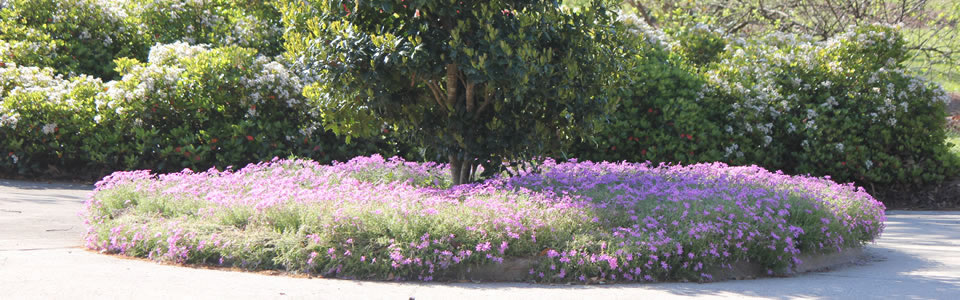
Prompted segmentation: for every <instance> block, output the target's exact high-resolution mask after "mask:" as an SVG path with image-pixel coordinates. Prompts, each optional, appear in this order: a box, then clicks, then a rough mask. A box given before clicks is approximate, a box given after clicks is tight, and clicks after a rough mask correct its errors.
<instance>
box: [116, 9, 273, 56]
mask: <svg viewBox="0 0 960 300" xmlns="http://www.w3.org/2000/svg"><path fill="white" fill-rule="evenodd" d="M274 4H275V1H248V0H206V1H187V0H128V1H127V5H126V6H127V8H128V10H129V11H130V13H131V16H132V18H133V20H132V22H136V23H137V24H143V28H144V30H145V31H146V33H147V34H148V35H149V36H150V37H151V38H152V40H153V42H154V43H161V44H168V43H173V42H187V43H190V44H210V45H213V46H229V45H237V46H241V47H246V48H254V49H257V50H258V51H259V53H260V54H263V55H269V56H273V55H277V54H280V53H281V52H282V50H281V49H282V48H281V40H280V38H281V36H282V34H283V28H282V27H281V25H282V24H281V22H280V12H279V11H278V10H277V9H276V7H274Z"/></svg>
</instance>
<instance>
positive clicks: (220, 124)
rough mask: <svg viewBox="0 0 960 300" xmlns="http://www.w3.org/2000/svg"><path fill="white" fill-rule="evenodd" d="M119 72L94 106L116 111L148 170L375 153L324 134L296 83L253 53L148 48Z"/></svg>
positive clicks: (182, 46) (279, 67) (276, 63)
mask: <svg viewBox="0 0 960 300" xmlns="http://www.w3.org/2000/svg"><path fill="white" fill-rule="evenodd" d="M118 65H119V69H120V70H121V75H122V78H121V79H120V80H117V81H113V82H109V83H107V84H106V89H105V90H106V92H105V97H103V98H102V99H101V101H102V102H100V103H98V106H99V107H104V106H105V107H106V108H107V109H105V110H106V111H114V112H116V114H117V117H118V118H119V119H120V120H122V121H121V125H120V126H122V127H123V128H125V129H126V130H120V131H121V132H130V133H132V134H133V135H134V136H133V140H136V141H138V142H139V143H140V145H141V147H140V148H139V149H137V150H138V152H139V153H142V154H143V155H144V156H145V158H146V159H147V160H148V161H155V162H158V163H159V165H156V166H149V167H151V168H158V169H180V168H183V167H191V168H206V167H209V166H211V165H216V166H220V167H225V166H228V165H233V164H243V163H247V162H252V161H258V160H261V159H267V158H270V157H274V156H287V155H291V154H295V155H300V156H304V157H314V158H317V159H321V160H329V159H331V158H333V159H344V158H348V157H352V156H353V155H355V154H356V153H364V152H367V151H371V152H372V151H375V150H378V149H376V148H369V146H370V145H369V144H367V143H355V144H351V145H344V143H343V141H342V140H341V139H338V138H335V137H333V136H332V135H331V134H329V133H325V132H324V131H323V129H322V128H321V127H320V125H319V123H318V122H317V121H318V117H319V116H318V112H317V111H316V110H315V109H314V108H313V107H312V106H310V105H308V104H307V103H305V100H304V98H303V96H302V95H301V92H300V91H301V89H302V88H303V86H302V83H301V82H300V79H299V78H298V77H297V76H296V75H295V74H293V73H291V72H290V71H289V70H288V69H287V68H286V67H285V66H284V65H283V64H281V63H280V62H279V61H276V60H273V59H271V58H268V57H266V56H262V55H258V54H257V52H256V51H255V50H253V49H247V48H239V47H235V46H231V47H223V48H213V49H209V48H207V47H206V46H191V45H188V44H186V43H174V44H167V45H158V46H155V47H153V48H152V49H151V50H150V54H149V59H148V62H147V63H141V62H138V61H135V60H129V59H124V60H120V61H118ZM384 150H385V149H384ZM350 151H356V152H350Z"/></svg>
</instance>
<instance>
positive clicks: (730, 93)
mask: <svg viewBox="0 0 960 300" xmlns="http://www.w3.org/2000/svg"><path fill="white" fill-rule="evenodd" d="M906 53H907V52H906V51H905V49H904V43H903V40H902V37H901V36H900V35H899V33H898V31H897V30H896V28H891V27H885V26H865V27H859V28H856V29H855V30H852V31H850V32H848V33H845V34H842V35H839V36H838V37H837V38H835V39H832V40H830V41H827V42H823V43H813V42H811V41H809V40H803V39H802V38H798V37H796V36H792V35H783V34H774V35H769V36H767V37H765V38H762V39H757V40H753V41H749V42H747V43H744V44H742V45H738V46H735V47H733V49H731V50H730V51H729V52H728V54H727V55H726V57H724V60H723V61H722V62H721V63H719V64H717V68H716V69H715V70H711V71H708V72H707V77H708V78H709V79H710V81H711V85H712V86H713V87H714V88H715V89H716V90H715V91H716V92H718V93H716V94H715V95H717V97H720V98H721V99H723V100H721V101H725V102H726V103H729V104H731V107H732V110H730V111H729V112H728V116H727V119H728V122H729V123H728V126H729V127H727V129H726V130H727V132H728V133H730V134H731V135H733V139H734V140H735V143H734V144H733V145H729V146H728V148H727V151H726V152H727V157H728V158H731V159H732V161H733V162H735V163H740V164H747V163H759V164H761V165H763V166H765V167H767V168H776V169H782V170H784V171H785V172H788V173H794V174H796V173H800V174H803V173H812V174H818V175H831V176H832V177H833V178H835V179H837V180H840V181H857V182H860V183H863V184H865V183H884V184H885V183H904V184H920V183H929V182H936V181H940V180H942V179H943V178H944V177H945V176H950V175H954V174H956V166H957V160H956V159H953V158H951V156H949V155H948V152H947V146H946V144H945V143H944V138H945V131H944V117H945V107H944V105H945V103H946V99H947V97H946V94H945V92H944V91H943V89H941V88H940V87H939V86H938V85H935V84H932V83H930V82H927V81H924V80H922V79H920V78H916V77H912V76H909V75H907V74H905V73H904V71H903V66H902V62H903V61H904V60H905V58H906V57H905V55H906Z"/></svg>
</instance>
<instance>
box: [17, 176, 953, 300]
mask: <svg viewBox="0 0 960 300" xmlns="http://www.w3.org/2000/svg"><path fill="white" fill-rule="evenodd" d="M90 189H91V187H90V186H83V185H66V184H42V183H30V182H20V181H5V180H0V299H132V298H137V299H144V298H146V299H184V298H189V299H367V298H369V299H404V300H405V299H410V298H415V299H457V300H464V299H551V300H555V299H647V298H648V297H651V298H652V299H661V298H694V297H696V298H736V299H741V298H820V299H822V298H836V299H874V298H880V299H908V298H913V299H960V213H957V212H948V213H941V212H901V211H893V212H888V217H889V221H888V222H887V230H886V232H885V233H884V234H883V237H882V238H881V239H879V240H878V241H877V243H876V244H873V245H870V246H868V247H867V249H866V253H868V255H869V256H871V259H869V260H868V261H866V262H864V263H862V264H859V265H852V266H848V267H844V268H841V269H838V270H834V271H831V272H824V273H807V274H804V275H800V276H796V277H792V278H767V279H759V280H745V281H726V282H718V283H708V284H696V283H665V284H616V285H605V286H598V285H593V286H583V285H572V286H568V285H535V284H525V283H479V284H475V283H454V284H449V283H448V284H443V283H428V284H423V283H385V282H364V281H349V280H332V279H309V278H291V277H282V276H269V275H261V274H254V273H244V272H230V271H221V270H207V269H194V268H186V267H178V266H171V265H161V264H156V263H153V262H149V261H142V260H133V259H123V258H119V257H115V256H108V255H101V254H97V253H94V252H90V251H87V250H84V249H83V248H81V247H79V245H80V243H81V241H80V235H81V233H82V231H83V224H82V222H81V221H80V217H79V216H78V215H77V211H79V210H80V208H81V206H82V203H83V200H84V199H85V198H86V195H87V194H88V193H89V191H90Z"/></svg>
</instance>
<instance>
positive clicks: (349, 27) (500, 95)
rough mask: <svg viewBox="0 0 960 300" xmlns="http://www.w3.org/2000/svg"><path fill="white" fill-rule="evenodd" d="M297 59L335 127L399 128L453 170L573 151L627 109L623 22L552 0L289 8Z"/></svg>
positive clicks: (367, 131) (466, 177) (600, 9)
mask: <svg viewBox="0 0 960 300" xmlns="http://www.w3.org/2000/svg"><path fill="white" fill-rule="evenodd" d="M282 10H283V11H284V22H286V24H287V26H288V27H289V28H291V29H288V32H287V34H286V40H287V49H288V52H287V56H288V59H291V60H293V61H295V62H296V64H297V65H298V66H300V68H302V71H303V73H304V74H305V77H306V78H311V79H312V80H315V82H314V83H313V84H311V85H310V86H309V87H307V88H306V89H305V94H306V95H307V97H308V98H310V99H312V100H313V101H315V103H316V104H317V105H318V106H319V107H320V108H321V111H322V118H323V122H324V126H325V127H326V128H328V129H330V130H333V131H334V132H336V133H338V134H343V135H347V136H353V137H357V136H368V135H376V134H380V133H381V132H386V131H389V130H396V131H397V133H399V134H401V135H402V136H403V137H404V138H406V139H408V140H410V141H413V142H416V143H419V144H420V145H423V146H425V147H427V148H429V149H431V150H432V151H436V153H438V155H442V156H445V157H446V158H447V159H449V162H450V163H451V170H452V177H453V179H454V183H455V184H459V183H464V182H468V181H470V180H471V178H473V176H474V175H475V174H474V173H475V172H476V167H477V165H479V164H481V163H482V164H487V169H490V167H494V166H499V164H500V162H501V161H502V160H504V159H511V158H515V157H518V156H521V155H536V154H539V153H544V152H545V151H548V150H550V151H554V150H557V149H562V146H563V145H564V144H565V142H567V141H571V140H575V139H577V138H581V137H585V136H587V135H588V134H589V133H590V132H592V131H593V130H594V128H595V126H594V125H595V123H596V121H597V120H598V117H602V116H604V115H605V114H606V113H608V112H609V111H611V110H612V108H613V107H614V106H615V104H616V97H615V95H616V93H615V92H616V88H610V87H609V86H611V85H610V84H608V83H610V82H611V81H613V80H616V78H617V74H618V72H619V71H620V70H621V65H620V64H619V63H618V59H617V56H618V55H617V51H618V49H617V47H616V46H612V45H613V43H610V40H611V39H613V38H614V37H615V36H616V24H615V14H614V13H612V12H611V11H608V10H607V9H606V6H605V5H604V3H602V2H600V1H595V2H594V3H593V4H592V5H590V6H587V7H584V8H582V9H579V10H576V11H573V10H570V9H567V8H562V7H561V6H560V4H559V3H558V2H556V1H542V0H539V1H537V0H525V1H521V0H513V1H508V0H502V1H498V0H492V1H457V0H398V1H391V0H380V1H344V0H327V1H313V2H309V1H287V2H286V3H284V4H283V9H282Z"/></svg>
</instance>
